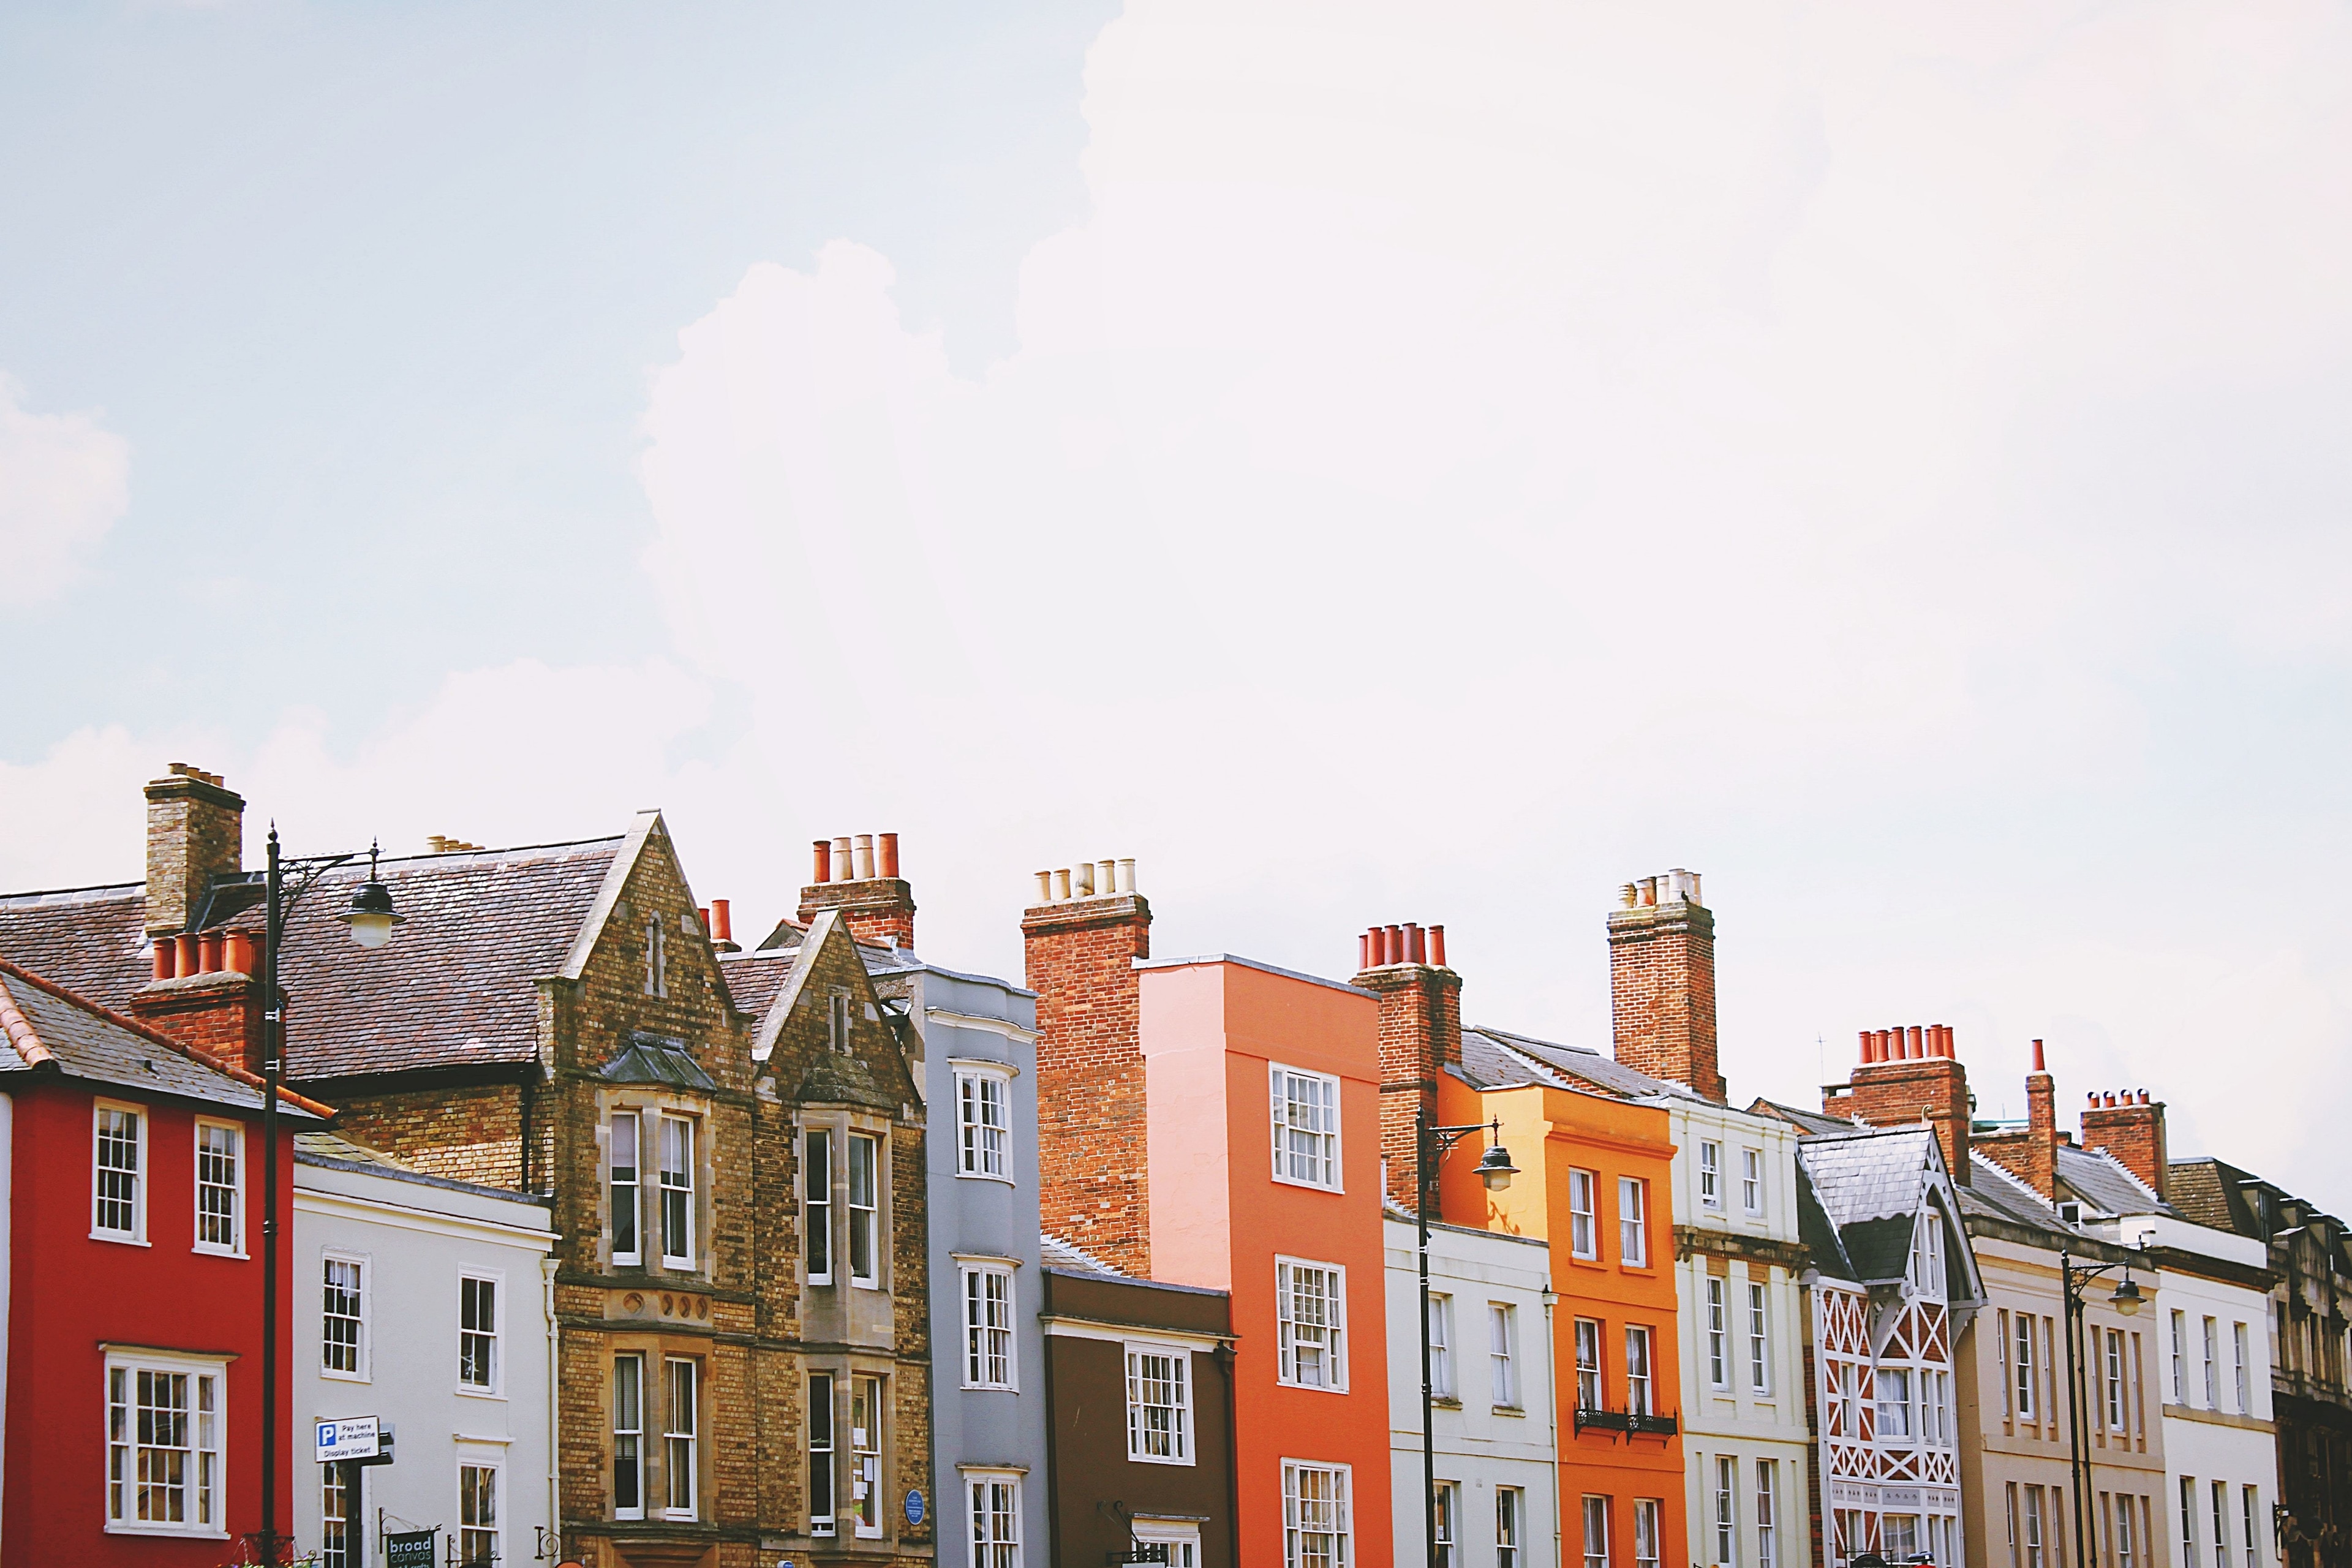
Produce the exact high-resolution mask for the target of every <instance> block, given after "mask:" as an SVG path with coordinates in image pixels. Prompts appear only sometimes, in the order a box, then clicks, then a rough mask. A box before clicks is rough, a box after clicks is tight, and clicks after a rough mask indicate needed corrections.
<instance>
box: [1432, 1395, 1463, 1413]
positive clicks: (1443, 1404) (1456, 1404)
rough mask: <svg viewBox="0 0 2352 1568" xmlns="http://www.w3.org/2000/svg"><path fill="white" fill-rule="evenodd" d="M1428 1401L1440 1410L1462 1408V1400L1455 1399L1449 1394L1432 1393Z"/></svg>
mask: <svg viewBox="0 0 2352 1568" xmlns="http://www.w3.org/2000/svg"><path fill="white" fill-rule="evenodd" d="M1429 1402H1430V1404H1432V1405H1435V1406H1436V1407H1437V1408H1438V1409H1440V1410H1459V1409H1461V1408H1462V1401H1460V1400H1459V1399H1456V1398H1455V1397H1454V1395H1452V1394H1431V1395H1430V1396H1429Z"/></svg>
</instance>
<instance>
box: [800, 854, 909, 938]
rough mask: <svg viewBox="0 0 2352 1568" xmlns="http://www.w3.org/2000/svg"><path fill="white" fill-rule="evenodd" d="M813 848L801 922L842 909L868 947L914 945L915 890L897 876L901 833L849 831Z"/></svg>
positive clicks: (851, 931) (851, 929)
mask: <svg viewBox="0 0 2352 1568" xmlns="http://www.w3.org/2000/svg"><path fill="white" fill-rule="evenodd" d="M814 850H815V864H814V868H813V872H814V877H815V880H814V881H813V882H811V883H810V884H809V885H808V886H807V887H805V888H803V889H801V908H800V917H799V918H800V923H801V924H803V925H804V926H805V925H806V924H808V922H809V921H813V920H814V919H816V917H817V915H818V914H819V913H821V912H822V911H824V910H840V911H841V919H842V923H843V924H845V925H846V926H847V927H848V928H849V934H850V935H851V936H853V937H856V939H857V940H858V941H859V942H864V943H866V945H867V946H868V947H904V948H912V947H913V946H914V945H915V894H914V889H912V888H910V887H908V885H907V883H906V881H905V880H904V879H902V878H900V877H899V875H898V835H897V834H895V833H883V834H873V833H860V834H857V835H856V836H854V837H853V836H851V835H847V834H845V835H843V836H842V837H839V838H835V839H834V840H832V841H831V842H830V843H829V844H828V843H827V841H826V840H824V839H822V838H820V839H818V840H816V841H815V844H814Z"/></svg>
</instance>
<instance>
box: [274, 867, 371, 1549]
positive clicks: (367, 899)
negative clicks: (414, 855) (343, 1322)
mask: <svg viewBox="0 0 2352 1568" xmlns="http://www.w3.org/2000/svg"><path fill="white" fill-rule="evenodd" d="M353 858H356V857H354V856H352V855H315V856H311V857H310V858H307V859H298V860H288V859H284V858H281V857H280V856H279V854H278V825H277V824H276V823H274V822H273V823H271V824H270V825H269V871H268V905H269V917H268V928H267V933H266V935H265V937H264V940H263V942H262V948H261V1019H262V1033H261V1172H262V1178H261V1301H262V1307H261V1529H260V1531H258V1532H257V1535H256V1537H255V1542H254V1544H255V1546H256V1547H257V1549H258V1552H259V1555H260V1558H261V1561H262V1562H263V1563H268V1564H270V1565H271V1568H276V1564H277V1562H278V1542H279V1541H280V1540H281V1539H285V1538H284V1537H281V1536H280V1535H279V1533H278V1081H279V1079H281V1078H283V1077H284V1075H285V1071H286V1006H285V998H284V997H283V996H282V995H281V994H279V992H278V949H279V948H280V947H282V946H283V945H284V944H285V940H286V917H287V916H288V915H289V914H291V913H292V912H293V910H294V906H295V905H296V904H297V903H299V902H300V901H301V898H302V895H303V894H304V893H307V892H309V891H310V888H311V886H312V884H314V883H315V882H316V881H317V880H318V879H319V877H320V873H322V872H325V871H328V870H330V869H331V868H334V867H337V866H340V865H341V864H343V862H345V861H346V860H351V859H353ZM289 872H291V873H292V885H291V886H290V887H289V885H288V873H289ZM335 918H336V919H338V920H340V921H342V922H343V924H344V926H345V927H346V928H347V929H349V931H351V933H352V941H353V942H357V943H359V945H360V946H362V947H363V948H378V947H382V946H383V944H384V943H385V942H389V941H391V940H392V928H393V927H394V926H395V925H397V924H398V923H400V921H401V920H402V918H403V917H402V916H401V915H399V914H398V913H397V912H395V911H394V909H393V907H392V890H391V889H388V888H386V887H385V886H384V885H383V882H382V881H380V880H378V879H377V877H376V846H374V845H373V844H371V845H370V846H368V879H367V880H366V881H365V882H364V883H362V885H361V887H360V889H359V890H358V891H357V892H355V893H353V894H352V902H351V907H350V908H349V909H347V910H344V911H343V912H342V913H341V914H340V915H338V916H336V917H335Z"/></svg>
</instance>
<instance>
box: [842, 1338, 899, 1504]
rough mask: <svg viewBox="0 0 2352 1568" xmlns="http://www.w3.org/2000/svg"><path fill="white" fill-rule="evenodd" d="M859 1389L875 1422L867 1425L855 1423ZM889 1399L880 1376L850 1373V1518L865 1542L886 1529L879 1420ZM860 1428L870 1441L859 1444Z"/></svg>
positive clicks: (884, 1435) (887, 1385) (883, 1433)
mask: <svg viewBox="0 0 2352 1568" xmlns="http://www.w3.org/2000/svg"><path fill="white" fill-rule="evenodd" d="M861 1388H862V1389H863V1390H865V1391H866V1410H867V1413H868V1414H869V1415H871V1416H872V1418H873V1422H874V1425H873V1426H870V1427H861V1426H858V1425H857V1397H858V1394H859V1391H860V1390H861ZM888 1398H889V1384H887V1383H885V1382H884V1381H883V1380H882V1379H881V1378H880V1377H878V1376H876V1375H875V1374H874V1373H864V1372H860V1373H851V1374H850V1379H849V1410H850V1418H849V1458H850V1492H849V1505H850V1514H851V1517H852V1518H853V1519H855V1520H856V1526H855V1532H856V1535H857V1537H858V1538H859V1539H860V1540H864V1541H878V1540H880V1539H881V1537H882V1533H883V1531H884V1529H885V1521H884V1516H883V1497H882V1453H883V1439H884V1438H885V1437H886V1436H888V1434H887V1432H886V1431H885V1430H884V1429H883V1426H882V1421H883V1416H884V1415H886V1414H887V1412H886V1411H885V1409H884V1404H885V1402H886V1401H887V1399H888ZM861 1431H863V1432H866V1433H869V1434H870V1435H871V1436H872V1438H873V1440H872V1441H871V1442H869V1443H861V1442H860V1441H859V1440H858V1434H859V1433H860V1432H861ZM860 1483H863V1484H864V1486H865V1488H866V1496H865V1497H863V1498H860V1497H859V1496H858V1495H857V1488H858V1486H859V1484H860ZM839 1506H840V1505H839V1503H838V1502H836V1503H835V1507H836V1508H837V1507H839ZM868 1513H871V1514H872V1515H873V1516H874V1521H873V1522H872V1523H871V1524H868V1523H867V1522H866V1514H868Z"/></svg>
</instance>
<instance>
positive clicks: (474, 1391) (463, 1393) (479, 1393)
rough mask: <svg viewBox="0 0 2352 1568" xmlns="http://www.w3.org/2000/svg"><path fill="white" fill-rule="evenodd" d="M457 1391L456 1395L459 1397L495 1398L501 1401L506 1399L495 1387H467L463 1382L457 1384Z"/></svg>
mask: <svg viewBox="0 0 2352 1568" xmlns="http://www.w3.org/2000/svg"><path fill="white" fill-rule="evenodd" d="M457 1397H458V1398H460V1399H496V1400H499V1401H500V1402H501V1403H503V1402H504V1401H505V1399H506V1395H505V1394H500V1393H499V1392H498V1391H497V1390H495V1389H488V1388H467V1387H466V1386H464V1385H463V1384H460V1385H459V1386H458V1388H457Z"/></svg>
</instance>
